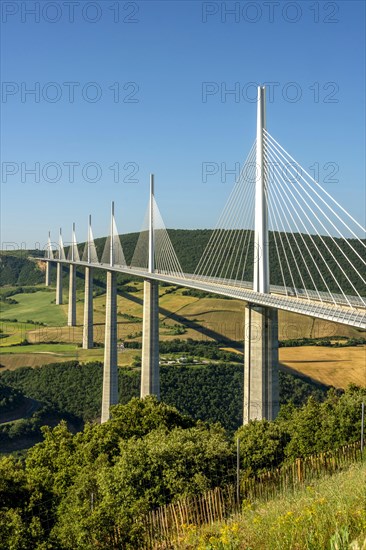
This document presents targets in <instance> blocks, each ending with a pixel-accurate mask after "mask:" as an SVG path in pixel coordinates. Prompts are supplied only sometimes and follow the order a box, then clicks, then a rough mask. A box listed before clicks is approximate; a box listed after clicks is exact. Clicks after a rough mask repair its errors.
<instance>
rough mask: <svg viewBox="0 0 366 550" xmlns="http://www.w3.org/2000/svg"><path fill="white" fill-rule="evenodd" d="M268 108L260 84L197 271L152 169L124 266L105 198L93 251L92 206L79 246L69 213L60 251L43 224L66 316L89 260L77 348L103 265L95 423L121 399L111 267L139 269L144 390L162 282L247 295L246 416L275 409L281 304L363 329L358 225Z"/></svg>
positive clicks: (152, 379)
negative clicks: (103, 231)
mask: <svg viewBox="0 0 366 550" xmlns="http://www.w3.org/2000/svg"><path fill="white" fill-rule="evenodd" d="M265 118H266V113H265V89H264V87H259V88H258V108H257V134H256V140H255V142H254V144H253V146H252V148H251V150H250V152H249V155H248V157H247V159H246V161H245V162H244V164H243V166H242V170H241V173H240V177H239V178H238V180H237V182H236V184H235V186H234V188H233V190H232V192H231V194H230V196H229V198H228V201H227V203H226V205H225V208H224V209H223V212H222V214H221V216H220V219H219V220H218V223H217V225H216V227H215V229H214V230H213V231H212V233H211V236H210V239H209V241H208V243H207V246H206V248H205V250H204V252H203V254H202V256H201V258H200V261H199V262H198V265H197V267H196V269H195V272H194V273H184V272H183V270H182V267H181V264H180V262H179V258H178V256H177V254H176V252H175V250H174V247H173V245H172V242H171V239H170V237H169V233H168V231H167V229H166V227H165V224H164V221H163V218H162V216H161V213H160V211H159V208H158V205H157V202H156V200H155V196H154V177H153V176H151V181H150V198H149V203H148V207H147V210H146V214H145V218H144V221H143V225H142V229H141V232H140V234H139V238H138V241H137V244H136V248H135V252H134V254H133V257H132V260H131V262H130V264H129V265H127V262H126V259H125V255H124V251H123V247H122V244H121V241H120V237H119V233H118V230H117V225H116V219H115V213H114V204H113V203H112V211H111V219H110V230H109V236H108V238H107V239H106V243H105V247H104V251H103V253H102V255H101V257H100V258H99V257H98V254H97V249H96V246H95V243H94V237H93V232H92V227H91V217H90V216H89V223H88V236H87V240H86V243H85V247H84V250H83V253H82V254H81V256H80V253H79V247H78V244H77V240H76V235H75V224H73V229H72V238H71V244H70V246H69V247H68V253H67V255H66V253H65V247H64V244H63V239H62V234H61V230H60V233H59V242H58V243H57V244H55V243H52V241H51V237H50V234H49V238H48V242H47V246H46V250H45V257H44V258H40V259H42V260H43V261H46V284H48V285H49V284H50V264H52V263H56V264H57V284H56V303H57V304H61V303H62V266H63V265H64V264H68V265H69V267H70V282H69V307H68V324H69V326H74V325H75V324H76V284H75V270H76V269H77V268H84V269H85V304H84V305H85V307H84V335H83V346H84V347H85V348H90V347H92V346H93V290H92V289H93V269H104V270H106V271H107V302H106V330H105V348H104V349H105V357H104V382H103V405H102V422H104V421H106V420H107V419H108V418H109V407H110V405H111V404H115V403H117V310H116V307H117V297H116V273H127V274H129V275H132V276H136V277H141V278H143V279H144V312H143V348H142V376H141V396H142V397H143V396H145V395H148V394H155V395H158V396H159V319H158V308H159V305H158V300H159V294H158V284H159V281H160V282H166V283H171V284H174V285H180V286H184V287H189V288H194V289H198V290H202V291H207V292H211V293H215V294H218V295H222V296H228V297H231V298H236V299H240V300H243V301H244V302H246V304H247V305H246V310H245V341H244V350H245V358H244V422H247V421H249V420H250V419H252V418H268V419H272V418H274V417H275V416H276V414H277V411H278V407H279V394H278V321H277V311H278V309H281V310H286V311H292V312H295V313H299V314H303V315H309V316H312V317H316V318H319V319H324V320H326V321H333V322H337V323H342V324H346V325H349V326H353V327H356V328H359V329H363V330H366V299H365V297H364V295H365V289H366V286H365V283H366V281H365V266H366V255H365V249H366V244H365V239H363V238H361V237H360V235H362V236H363V235H364V234H365V229H364V228H363V227H362V226H361V225H360V224H359V223H358V222H357V221H356V220H355V219H354V218H353V217H352V216H351V215H350V214H349V213H348V212H347V211H346V210H345V209H344V208H343V207H342V205H340V204H339V203H338V202H337V201H335V200H334V199H333V198H332V197H331V195H330V194H329V193H328V192H327V191H326V190H325V189H324V188H322V187H321V185H320V184H319V183H318V182H317V181H315V180H314V179H313V178H312V177H311V175H310V174H309V173H308V172H307V171H306V170H304V169H303V168H302V167H301V165H300V164H299V163H298V162H297V161H296V160H295V159H294V158H293V157H292V156H291V155H290V154H289V153H288V152H287V151H286V150H285V149H284V147H282V145H280V143H279V142H278V141H277V140H276V139H275V138H274V137H273V136H272V135H271V134H270V133H269V132H268V131H267V129H266V120H265ZM272 273H276V277H277V279H276V280H273V277H272V276H271V274H272ZM278 277H280V280H278ZM279 283H280V284H279Z"/></svg>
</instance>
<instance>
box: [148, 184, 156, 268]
mask: <svg viewBox="0 0 366 550" xmlns="http://www.w3.org/2000/svg"><path fill="white" fill-rule="evenodd" d="M154 254H155V247H154V174H150V205H149V267H148V269H149V273H154V270H155V258H154Z"/></svg>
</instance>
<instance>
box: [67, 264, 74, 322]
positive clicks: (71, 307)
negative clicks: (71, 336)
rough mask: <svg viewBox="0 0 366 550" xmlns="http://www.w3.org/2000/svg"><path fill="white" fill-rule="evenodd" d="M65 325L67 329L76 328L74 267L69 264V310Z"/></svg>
mask: <svg viewBox="0 0 366 550" xmlns="http://www.w3.org/2000/svg"><path fill="white" fill-rule="evenodd" d="M67 325H68V326H69V327H75V326H76V266H75V265H73V264H70V278H69V309H68V317H67Z"/></svg>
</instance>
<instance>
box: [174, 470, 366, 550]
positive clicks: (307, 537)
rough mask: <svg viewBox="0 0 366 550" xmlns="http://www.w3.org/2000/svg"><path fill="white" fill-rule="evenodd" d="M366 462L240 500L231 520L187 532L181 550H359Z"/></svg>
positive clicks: (365, 520) (364, 536)
mask: <svg viewBox="0 0 366 550" xmlns="http://www.w3.org/2000/svg"><path fill="white" fill-rule="evenodd" d="M365 487H366V464H365V463H364V464H355V465H354V466H352V467H351V468H350V469H349V470H347V471H345V472H341V473H338V474H335V475H333V476H332V477H324V478H322V479H320V480H319V481H317V482H316V483H314V484H309V485H308V486H306V487H305V488H304V489H303V490H300V491H296V492H295V493H294V494H289V495H288V496H285V497H279V498H276V499H275V500H272V501H269V502H267V503H265V504H261V503H257V504H256V503H250V502H248V501H246V502H244V503H243V507H242V513H241V514H240V515H237V516H235V517H232V518H231V519H230V520H228V521H226V522H222V523H216V524H213V525H210V526H206V527H202V528H197V527H195V526H194V525H187V527H186V533H185V535H184V536H183V537H181V538H180V540H179V541H177V543H176V544H175V545H174V546H172V548H175V549H177V550H178V549H179V550H193V549H196V550H214V549H217V550H219V549H220V550H239V549H243V550H244V549H246V550H251V549H253V550H254V549H255V550H269V549H270V550H310V549H313V550H322V549H324V550H325V549H329V550H346V549H353V550H361V549H364V548H365V546H366V491H365Z"/></svg>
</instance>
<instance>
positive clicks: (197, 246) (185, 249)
mask: <svg viewBox="0 0 366 550" xmlns="http://www.w3.org/2000/svg"><path fill="white" fill-rule="evenodd" d="M211 234H212V230H208V229H196V230H183V229H170V230H169V236H170V238H171V241H172V244H173V247H174V249H175V251H176V253H177V256H178V258H179V260H180V263H181V266H182V269H183V271H184V272H186V273H194V271H195V269H196V267H197V265H198V262H199V260H200V258H201V256H202V254H203V252H204V250H205V247H206V245H207V243H208V241H209V238H210V236H211ZM138 236H139V234H138V233H129V234H126V235H121V241H122V246H123V249H124V254H125V257H126V261H127V263H129V262H130V261H131V259H132V256H133V252H134V250H135V246H136V243H137V239H138ZM275 238H276V239H277V241H279V240H280V239H281V240H282V242H283V245H284V248H285V250H286V254H287V260H286V258H285V256H284V253H283V252H282V251H281V252H280V258H281V266H280V264H279V261H278V256H277V251H276V245H275ZM105 241H106V239H105V238H100V239H95V245H96V248H97V252H98V257H99V258H101V256H102V253H103V250H104V246H105ZM227 241H228V242H231V239H230V238H228V239H227ZM232 241H233V244H232V245H230V246H229V247H227V251H226V252H227V253H226V256H227V258H228V260H227V261H228V262H230V261H233V262H234V263H233V265H231V264H230V265H228V264H225V265H223V266H222V269H221V271H222V272H220V273H218V274H217V276H225V272H226V271H227V268H228V273H231V272H233V273H235V272H236V271H237V268H238V266H239V264H237V263H235V262H240V261H241V258H242V255H241V254H239V253H238V250H237V248H236V247H237V246H239V244H240V241H241V239H240V238H236V239H233V240H232ZM234 241H235V242H236V243H238V244H234ZM297 241H299V242H300V243H303V242H305V243H306V246H305V245H304V244H302V245H301V247H300V250H301V252H300V250H299V248H298V247H297V245H296V244H295V242H294V236H293V235H292V234H288V235H286V234H281V235H280V234H276V236H275V235H274V233H273V232H270V234H269V256H270V258H269V259H270V265H271V281H270V282H271V284H274V285H282V284H283V279H282V273H281V268H282V271H283V273H284V276H285V280H286V284H287V285H290V286H293V284H294V285H295V286H296V287H298V288H302V287H303V286H304V285H303V282H302V280H301V277H300V275H299V273H298V271H297V269H296V263H298V264H299V265H300V266H303V270H302V274H301V276H302V278H303V281H304V284H305V286H306V288H309V289H310V288H313V282H312V280H311V277H312V278H313V279H314V282H315V284H316V286H317V288H318V289H319V290H321V291H326V290H327V286H328V288H329V289H330V290H331V291H333V292H340V289H339V287H338V286H337V284H336V283H335V280H334V279H336V280H342V281H343V280H344V276H343V274H342V269H341V267H342V268H343V269H346V270H347V272H348V273H349V276H350V278H351V277H352V274H353V272H351V271H350V270H349V263H348V261H347V259H346V258H345V256H343V254H342V253H340V252H339V250H338V248H337V246H339V247H340V248H341V249H342V250H343V251H344V253H345V255H346V256H347V257H348V259H349V260H350V262H351V263H352V264H353V265H354V266H355V268H356V269H357V270H358V271H359V272H360V273H361V272H362V267H363V264H362V260H361V259H360V257H361V258H362V257H363V250H362V244H360V243H359V242H358V241H357V240H356V239H350V240H349V243H350V244H351V245H352V247H353V248H354V249H355V250H356V251H357V253H358V255H357V254H355V253H353V252H352V251H351V248H350V247H349V246H348V245H347V243H346V242H345V241H343V240H341V239H337V238H330V237H317V236H314V237H312V238H310V237H309V236H308V235H303V236H302V237H299V235H298V236H297ZM324 243H325V244H324ZM290 248H291V250H292V252H290ZM79 249H80V254H81V255H82V252H83V249H84V245H83V244H80V246H79ZM281 250H282V249H281ZM307 250H309V251H311V253H312V256H313V257H314V259H315V261H316V262H317V264H318V265H323V261H322V257H323V258H324V260H325V262H326V264H327V266H328V267H327V268H325V267H322V274H323V278H322V277H321V276H320V275H319V273H318V271H317V270H316V269H315V267H314V263H313V262H312V260H311V259H310V255H309V253H308V251H307ZM27 254H28V253H27ZM39 254H42V252H39ZM30 255H34V251H32V253H31V254H30ZM301 256H302V257H301ZM335 257H336V258H337V259H338V262H339V263H340V264H341V267H339V266H338V264H337V263H336V261H335V260H334V258H335ZM231 259H232V260H231ZM253 260H254V245H253V235H252V237H251V239H250V243H249V245H248V257H247V262H246V266H247V267H246V271H245V273H244V279H245V280H252V269H253ZM0 262H1V270H0V284H3V285H4V284H8V285H9V284H25V283H27V284H35V283H39V282H42V281H43V274H42V273H41V271H40V270H39V269H38V268H37V267H36V265H35V264H34V263H33V262H31V261H30V260H29V259H28V258H27V256H26V254H25V251H23V252H22V253H20V252H19V253H18V254H16V255H14V254H2V255H1V257H0ZM304 262H305V263H306V264H308V265H309V266H313V267H312V269H311V276H310V275H309V273H308V272H307V269H306V268H305V266H304ZM289 270H290V271H291V273H292V275H293V278H291V276H290V274H289ZM54 276H55V275H54ZM94 277H95V280H96V281H100V282H101V283H104V282H105V273H104V272H103V270H97V272H96V273H95V275H94ZM127 280H128V278H127ZM351 280H352V281H353V282H354V286H355V288H356V289H357V291H358V292H359V293H360V294H363V295H365V288H364V285H363V284H362V280H361V279H360V278H359V277H358V278H357V277H355V278H354V280H353V279H351ZM119 281H120V283H121V284H122V282H126V276H120V277H119ZM343 290H344V291H345V292H346V293H348V294H355V291H354V289H353V288H352V286H351V285H350V284H349V283H348V282H347V281H345V283H344V285H343Z"/></svg>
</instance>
